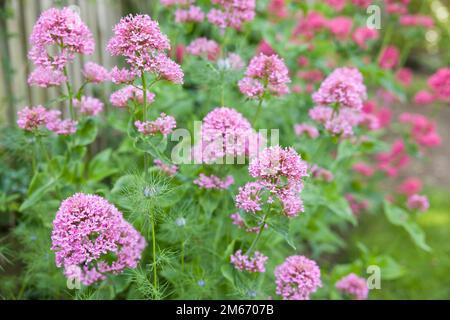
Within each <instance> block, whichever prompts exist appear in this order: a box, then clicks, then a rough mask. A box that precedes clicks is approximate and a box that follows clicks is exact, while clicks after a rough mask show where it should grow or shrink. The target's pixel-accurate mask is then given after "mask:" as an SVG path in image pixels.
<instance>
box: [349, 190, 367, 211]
mask: <svg viewBox="0 0 450 320" xmlns="http://www.w3.org/2000/svg"><path fill="white" fill-rule="evenodd" d="M345 199H346V200H347V202H348V205H349V206H350V209H351V210H352V213H353V214H354V215H355V216H359V215H360V214H361V212H363V211H364V210H367V208H369V203H368V202H367V200H358V199H356V198H355V197H354V196H353V195H352V194H350V193H347V194H346V195H345Z"/></svg>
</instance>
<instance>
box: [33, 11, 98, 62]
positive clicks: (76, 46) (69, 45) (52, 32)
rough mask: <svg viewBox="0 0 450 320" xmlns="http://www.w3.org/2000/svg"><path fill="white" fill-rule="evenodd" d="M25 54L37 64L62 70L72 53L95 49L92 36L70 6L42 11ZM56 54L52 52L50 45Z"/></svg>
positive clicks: (86, 53) (70, 58)
mask: <svg viewBox="0 0 450 320" xmlns="http://www.w3.org/2000/svg"><path fill="white" fill-rule="evenodd" d="M30 44H31V49H30V51H29V53H28V57H29V58H30V60H31V61H33V63H34V64H35V65H37V66H40V67H44V68H52V69H57V70H62V69H63V68H64V67H65V66H66V64H67V63H68V62H70V61H72V60H73V59H74V58H75V54H84V55H89V54H92V53H93V52H94V47H95V43H94V38H93V36H92V33H91V31H90V30H89V29H88V27H87V26H86V25H85V24H84V22H83V21H82V20H81V18H80V16H79V15H78V14H77V13H76V12H75V11H73V10H71V9H70V8H68V7H66V8H62V9H57V8H51V9H48V10H46V11H44V12H43V13H42V14H41V16H40V17H39V19H38V21H37V22H36V24H35V25H34V27H33V31H32V32H31V36H30ZM52 47H55V48H57V49H58V50H57V53H56V54H54V55H51V53H50V52H52V50H51V48H52Z"/></svg>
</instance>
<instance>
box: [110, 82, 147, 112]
mask: <svg viewBox="0 0 450 320" xmlns="http://www.w3.org/2000/svg"><path fill="white" fill-rule="evenodd" d="M154 99H155V94H154V93H152V92H150V91H147V104H149V103H152V102H153V101H154ZM109 101H110V102H111V104H112V105H113V106H115V107H117V108H126V107H127V106H128V102H129V101H132V102H134V103H137V104H142V103H144V92H143V90H142V89H140V88H136V87H135V86H132V85H129V86H126V87H123V88H122V89H119V90H117V91H115V92H113V93H112V94H111V96H110V98H109Z"/></svg>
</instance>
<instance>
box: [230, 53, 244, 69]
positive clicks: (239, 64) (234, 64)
mask: <svg viewBox="0 0 450 320" xmlns="http://www.w3.org/2000/svg"><path fill="white" fill-rule="evenodd" d="M225 64H226V65H227V67H228V66H229V68H231V69H233V70H240V69H242V68H244V66H245V64H244V61H242V58H241V56H240V55H238V54H237V53H234V52H230V53H229V54H228V56H227V58H226V59H225Z"/></svg>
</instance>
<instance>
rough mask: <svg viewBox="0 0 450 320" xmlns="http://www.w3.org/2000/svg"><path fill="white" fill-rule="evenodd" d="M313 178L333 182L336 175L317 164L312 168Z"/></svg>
mask: <svg viewBox="0 0 450 320" xmlns="http://www.w3.org/2000/svg"><path fill="white" fill-rule="evenodd" d="M311 176H312V177H313V178H316V179H319V180H323V181H325V182H331V181H333V180H334V175H333V173H332V172H331V171H330V170H327V169H324V168H321V167H319V166H318V165H316V164H315V165H313V166H312V167H311Z"/></svg>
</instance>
